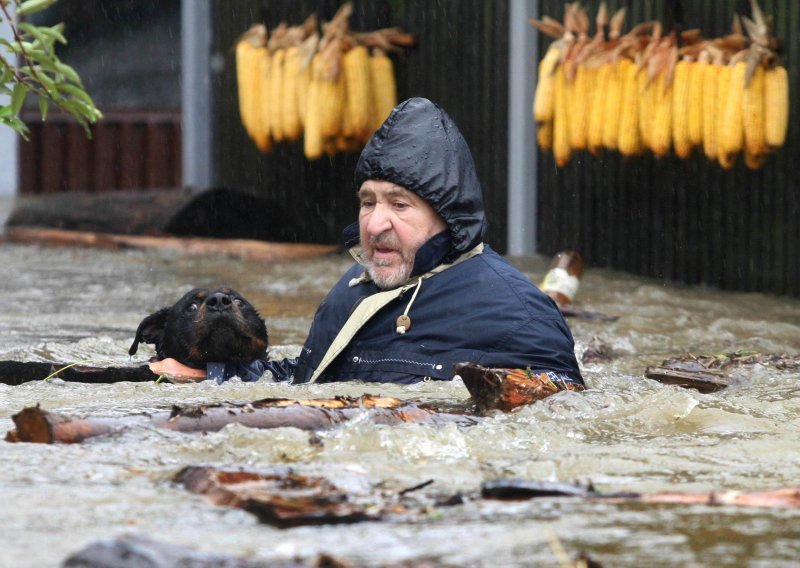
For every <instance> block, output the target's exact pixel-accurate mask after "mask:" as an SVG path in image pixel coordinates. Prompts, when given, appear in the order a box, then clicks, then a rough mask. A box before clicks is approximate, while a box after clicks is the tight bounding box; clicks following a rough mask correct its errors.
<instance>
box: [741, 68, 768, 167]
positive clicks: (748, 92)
mask: <svg viewBox="0 0 800 568" xmlns="http://www.w3.org/2000/svg"><path fill="white" fill-rule="evenodd" d="M742 125H743V129H744V148H745V151H746V152H747V153H748V154H751V155H753V156H757V155H760V154H766V153H767V138H766V132H765V128H764V68H763V67H762V66H761V65H757V66H756V68H755V70H754V72H753V76H752V78H751V80H750V84H749V85H747V86H746V87H745V88H744V95H743V98H742Z"/></svg>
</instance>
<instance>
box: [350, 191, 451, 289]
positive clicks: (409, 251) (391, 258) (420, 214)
mask: <svg viewBox="0 0 800 568" xmlns="http://www.w3.org/2000/svg"><path fill="white" fill-rule="evenodd" d="M358 199H359V201H360V202H361V211H360V213H359V215H358V224H359V228H360V230H361V245H362V247H363V249H364V254H363V260H364V262H365V264H366V267H367V272H369V275H370V277H372V280H373V281H374V282H375V284H377V285H378V287H379V288H382V289H384V290H387V289H391V288H395V287H397V286H399V285H400V284H402V283H403V282H405V281H406V280H408V277H409V276H410V275H411V269H412V268H413V267H414V257H415V256H416V253H417V250H419V248H420V247H421V246H422V245H423V244H425V242H427V241H428V239H430V238H431V237H432V236H434V235H436V234H438V233H441V232H442V231H444V230H445V229H446V228H447V224H446V223H445V222H444V220H443V219H442V218H441V217H439V215H438V214H437V213H436V211H434V210H433V207H431V206H430V205H429V204H428V202H427V201H425V200H424V199H422V198H421V197H419V196H417V195H416V194H414V193H412V192H410V191H408V190H407V189H405V188H404V187H401V186H399V185H395V184H393V183H391V182H388V181H379V180H367V181H365V182H364V183H363V184H362V185H361V189H360V190H359V191H358Z"/></svg>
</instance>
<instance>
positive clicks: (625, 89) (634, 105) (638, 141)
mask: <svg viewBox="0 0 800 568" xmlns="http://www.w3.org/2000/svg"><path fill="white" fill-rule="evenodd" d="M637 71H638V70H637V69H636V65H634V64H633V63H632V62H629V65H626V66H625V67H624V69H623V77H622V110H621V113H620V119H619V141H618V146H619V151H620V152H621V153H622V154H623V155H625V156H634V155H636V154H639V153H640V152H641V151H642V137H641V135H640V133H639V76H638V74H637Z"/></svg>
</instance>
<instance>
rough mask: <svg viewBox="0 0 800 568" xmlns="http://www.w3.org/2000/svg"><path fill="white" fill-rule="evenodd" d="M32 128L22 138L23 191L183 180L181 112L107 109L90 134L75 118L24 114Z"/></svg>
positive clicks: (172, 184)
mask: <svg viewBox="0 0 800 568" xmlns="http://www.w3.org/2000/svg"><path fill="white" fill-rule="evenodd" d="M23 120H24V121H25V123H26V124H27V125H28V127H29V128H30V136H29V140H28V141H21V142H20V152H19V156H20V157H19V159H20V177H19V179H20V192H21V193H23V194H37V193H54V192H60V191H93V192H102V191H113V190H115V189H151V188H161V189H164V188H178V187H180V186H181V113H180V110H171V111H105V112H104V117H103V119H102V120H101V121H99V122H98V123H97V124H95V125H93V126H92V127H91V134H92V136H91V138H87V137H86V133H85V131H84V130H83V128H82V127H81V126H80V125H79V124H77V123H76V122H75V119H74V118H72V117H71V116H69V115H64V114H50V115H49V116H48V117H47V120H46V121H42V120H41V117H40V115H39V114H38V112H29V113H26V114H24V115H23Z"/></svg>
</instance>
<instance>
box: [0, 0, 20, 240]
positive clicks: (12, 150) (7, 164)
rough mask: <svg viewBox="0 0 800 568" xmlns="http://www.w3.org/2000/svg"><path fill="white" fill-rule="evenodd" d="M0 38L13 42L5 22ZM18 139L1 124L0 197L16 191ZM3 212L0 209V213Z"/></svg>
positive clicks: (4, 99)
mask: <svg viewBox="0 0 800 568" xmlns="http://www.w3.org/2000/svg"><path fill="white" fill-rule="evenodd" d="M6 9H7V10H9V13H10V14H11V16H12V17H13V16H14V3H13V2H9V3H8V6H7V7H6ZM0 28H2V29H0V39H4V40H6V41H8V42H13V41H14V38H13V36H12V33H11V28H10V27H9V26H7V25H5V24H3V26H0ZM10 99H11V97H10V95H0V104H2V105H7V104H9V103H10ZM19 140H20V136H19V134H17V131H16V130H14V129H13V128H11V127H8V126H3V127H2V128H0V198H2V197H12V196H13V195H15V194H16V193H17V185H18V173H19ZM2 213H3V212H2V211H1V210H0V214H2ZM3 221H4V219H0V229H2V224H3Z"/></svg>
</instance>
